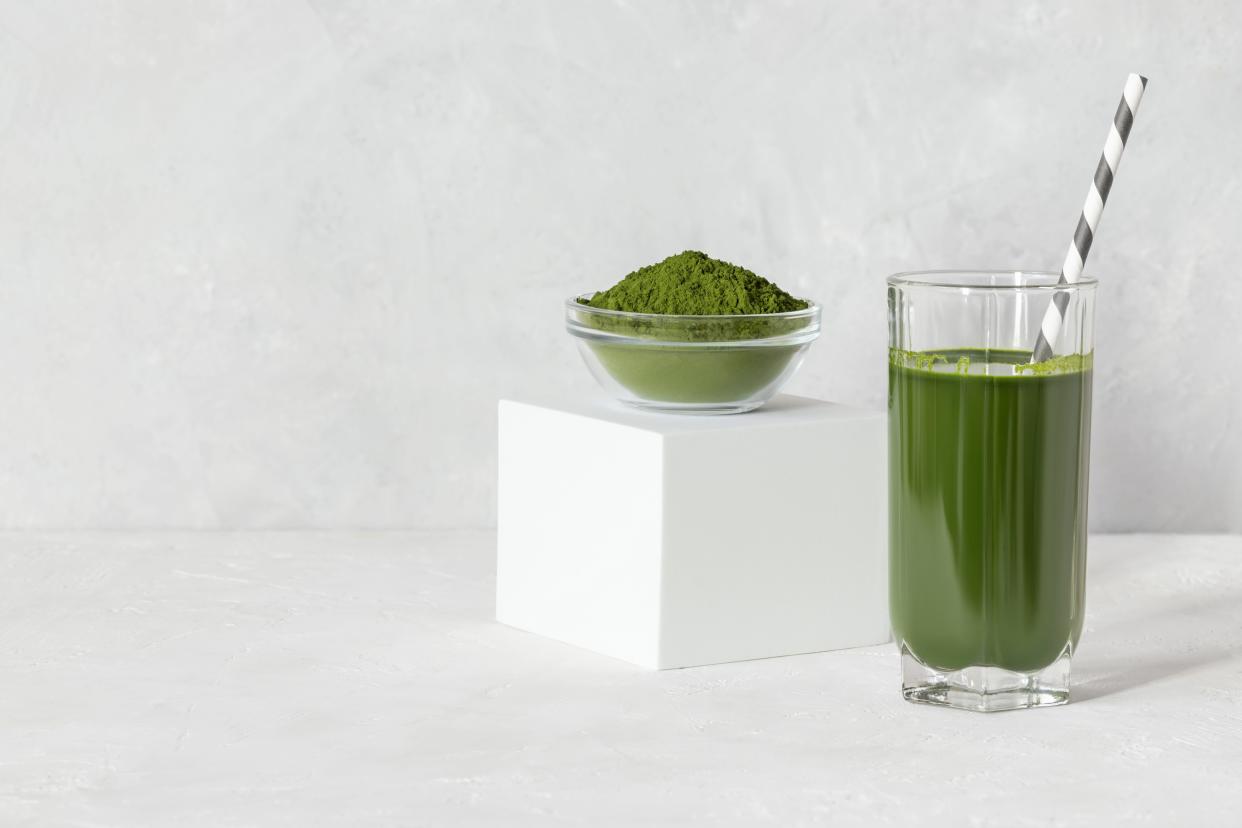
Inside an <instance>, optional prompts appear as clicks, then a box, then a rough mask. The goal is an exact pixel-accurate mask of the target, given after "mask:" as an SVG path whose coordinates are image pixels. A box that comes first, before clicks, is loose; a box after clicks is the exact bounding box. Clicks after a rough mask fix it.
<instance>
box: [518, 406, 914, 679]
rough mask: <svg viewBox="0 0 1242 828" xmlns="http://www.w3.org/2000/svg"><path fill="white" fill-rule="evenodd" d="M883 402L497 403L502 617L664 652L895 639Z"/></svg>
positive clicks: (820, 646)
mask: <svg viewBox="0 0 1242 828" xmlns="http://www.w3.org/2000/svg"><path fill="white" fill-rule="evenodd" d="M885 458H886V434H885V418H884V415H883V414H882V413H879V412H872V411H862V410H859V409H855V408H849V407H846V406H842V405H835V404H833V403H827V402H821V401H819V400H811V399H806V398H802V397H791V396H781V397H777V398H776V399H774V400H772V401H771V402H769V403H768V404H767V405H766V406H764V407H763V408H761V409H759V410H758V411H755V412H752V413H749V414H739V415H734V416H719V417H707V416H694V415H685V414H653V413H649V412H643V411H637V410H634V409H631V408H627V407H625V406H622V405H621V404H620V403H614V402H611V401H609V400H602V399H597V400H590V399H588V400H583V401H577V402H514V401H510V400H502V401H501V403H500V453H499V461H500V486H499V514H498V541H497V543H498V562H497V577H496V581H497V584H496V617H497V619H498V620H500V621H501V622H503V623H505V624H509V625H511V626H514V627H519V628H521V629H524V630H530V631H531V632H535V633H539V634H540V635H545V636H548V637H550V638H555V639H558V640H560V641H565V642H568V643H570V644H576V645H578V646H580V647H585V648H587V649H590V650H594V651H596V652H599V653H603V654H605V655H610V656H615V657H616V658H620V659H624V660H625V661H629V662H633V663H635V664H639V665H642V666H644V667H651V668H657V669H664V668H669V667H690V666H693V665H697V664H712V663H717V662H722V661H740V660H743V659H750V658H767V657H769V656H780V655H791V654H794V653H807V652H815V651H820V650H832V649H839V648H843V647H856V646H862V645H865V644H877V643H880V642H883V641H887V640H888V638H889V627H888V603H887V594H888V593H887V590H888V586H887V580H886V579H887V554H888V553H887V546H886V543H887V541H886V532H887V497H888V495H887V491H886V488H885V485H886V484H885V481H886V478H887V472H886V459H885Z"/></svg>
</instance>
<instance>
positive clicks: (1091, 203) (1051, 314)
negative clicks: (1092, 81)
mask: <svg viewBox="0 0 1242 828" xmlns="http://www.w3.org/2000/svg"><path fill="white" fill-rule="evenodd" d="M1146 88H1147V78H1145V77H1143V76H1142V75H1130V77H1129V78H1127V79H1126V88H1125V92H1123V93H1122V95H1121V103H1119V104H1118V105H1117V114H1116V115H1114V116H1113V123H1112V126H1111V127H1109V130H1108V140H1107V141H1106V142H1105V143H1104V152H1103V153H1102V154H1101V155H1100V163H1099V164H1097V165H1096V168H1095V180H1094V181H1092V182H1091V189H1090V190H1088V191H1087V203H1086V204H1084V205H1083V206H1082V215H1080V216H1079V217H1078V227H1077V229H1075V230H1074V238H1073V240H1072V241H1071V242H1070V246H1069V252H1068V253H1066V254H1065V264H1063V265H1062V266H1061V278H1060V279H1059V280H1058V281H1057V283H1058V284H1062V285H1064V284H1073V283H1074V282H1077V281H1078V277H1080V276H1082V268H1083V265H1084V264H1085V263H1086V261H1087V254H1088V253H1090V252H1091V241H1092V240H1093V239H1094V238H1095V231H1096V228H1097V227H1099V226H1100V214H1101V213H1102V212H1104V202H1106V201H1107V200H1108V191H1109V190H1110V189H1112V186H1113V177H1114V176H1115V175H1117V166H1118V165H1119V164H1120V163H1121V152H1122V150H1124V149H1125V148H1126V139H1127V138H1129V137H1130V127H1131V126H1133V124H1134V116H1135V114H1136V113H1137V112H1138V107H1139V101H1141V100H1143V90H1144V89H1146ZM1068 304H1069V294H1068V293H1065V292H1058V293H1055V294H1053V296H1052V304H1051V305H1049V306H1048V311H1047V313H1045V314H1044V321H1043V324H1042V325H1041V326H1040V329H1039V337H1038V338H1037V339H1036V340H1035V349H1034V351H1032V353H1031V362H1043V361H1044V360H1046V359H1051V358H1052V355H1053V346H1054V345H1055V344H1056V341H1057V336H1058V335H1059V334H1060V333H1061V324H1062V323H1063V322H1064V321H1065V308H1066V306H1067V305H1068Z"/></svg>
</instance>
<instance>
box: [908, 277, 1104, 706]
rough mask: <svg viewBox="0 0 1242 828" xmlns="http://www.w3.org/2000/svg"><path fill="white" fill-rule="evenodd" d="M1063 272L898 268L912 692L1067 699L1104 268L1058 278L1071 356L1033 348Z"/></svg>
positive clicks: (1006, 699)
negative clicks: (1065, 283)
mask: <svg viewBox="0 0 1242 828" xmlns="http://www.w3.org/2000/svg"><path fill="white" fill-rule="evenodd" d="M1055 280H1056V275H1055V274H1029V273H1026V274H1003V273H956V274H943V273H940V274H907V275H903V276H898V277H893V278H892V279H890V280H889V306H890V313H891V315H890V334H891V335H890V351H889V367H888V389H889V393H888V411H889V460H888V462H889V568H890V570H889V579H890V580H889V602H890V615H891V619H892V625H893V634H894V638H895V640H896V641H897V644H898V646H899V647H900V649H901V653H902V666H903V692H904V694H905V696H906V698H908V699H910V700H911V701H919V702H929V703H933V704H942V705H948V706H953V707H963V708H967V709H972V710H1005V709H1013V708H1018V707H1034V706H1040V705H1046V704H1061V703H1064V702H1065V701H1067V700H1068V694H1069V665H1070V659H1071V657H1072V654H1073V651H1074V648H1075V647H1076V646H1077V644H1078V639H1079V635H1080V634H1081V632H1082V623H1083V608H1084V592H1085V570H1086V552H1087V480H1088V460H1089V457H1090V430H1091V380H1092V363H1093V359H1092V355H1091V316H1092V313H1091V311H1092V306H1093V296H1094V286H1095V283H1094V282H1093V281H1091V280H1083V281H1080V282H1079V283H1078V284H1077V285H1074V286H1072V287H1070V288H1067V289H1064V290H1063V291H1062V292H1061V295H1063V296H1066V297H1067V298H1068V301H1067V302H1066V303H1065V304H1066V320H1067V322H1066V329H1065V331H1064V332H1063V337H1062V340H1061V346H1062V347H1061V353H1062V354H1063V355H1062V356H1058V357H1056V358H1054V359H1051V360H1049V361H1046V362H1041V363H1038V364H1033V365H1032V364H1030V359H1031V350H1030V345H1029V342H1030V341H1032V340H1033V339H1034V336H1035V333H1036V332H1037V331H1038V327H1039V321H1040V319H1041V317H1042V315H1043V312H1044V309H1045V308H1046V307H1047V306H1048V303H1049V302H1050V301H1051V300H1052V296H1053V291H1052V288H1053V287H1054V286H1055V284H1056V281H1055ZM950 343H956V345H955V346H954V345H950ZM974 343H979V345H976V346H974V347H972V345H974ZM1023 343H1028V344H1027V345H1026V347H1025V348H1023V347H1022V345H1023ZM912 346H913V347H912Z"/></svg>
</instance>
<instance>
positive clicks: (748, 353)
mask: <svg viewBox="0 0 1242 828" xmlns="http://www.w3.org/2000/svg"><path fill="white" fill-rule="evenodd" d="M593 295H594V294H591V293H586V294H583V295H582V296H575V297H572V298H570V299H568V300H566V302H565V326H566V327H567V328H568V329H569V332H570V333H571V334H573V336H574V337H575V338H576V339H577V340H578V351H579V352H580V353H581V354H582V358H583V359H584V360H585V361H586V364H587V367H588V368H590V369H591V373H592V374H593V375H594V376H595V379H596V380H598V381H599V384H600V385H602V386H603V387H604V388H605V390H607V391H608V392H609V393H611V394H612V395H613V396H615V397H616V398H617V399H619V400H621V401H622V402H626V403H629V404H630V405H635V406H638V407H640V408H649V409H656V410H659V411H677V412H684V413H693V414H737V413H740V412H743V411H750V410H752V409H755V408H758V407H759V406H761V405H763V404H764V403H765V402H767V401H768V400H769V399H771V398H772V396H773V395H774V394H776V392H777V391H779V390H780V388H781V386H782V385H784V384H785V381H786V380H788V379H789V378H790V377H791V376H792V375H793V373H794V371H796V370H798V366H799V365H801V364H802V359H803V357H804V356H805V355H806V349H807V348H809V347H810V346H811V342H812V341H813V340H814V339H815V338H816V337H817V336H819V317H820V307H819V305H817V304H815V303H814V302H810V304H809V306H808V307H807V308H805V309H804V310H798V311H789V312H788V313H756V314H737V315H732V314H721V315H712V316H680V315H673V314H663V313H628V312H626V311H616V310H605V309H603V308H593V307H591V306H590V305H584V304H583V302H584V301H586V300H589V299H590V298H591V297H592V296H593Z"/></svg>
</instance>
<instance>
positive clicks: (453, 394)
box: [0, 0, 1242, 531]
mask: <svg viewBox="0 0 1242 828" xmlns="http://www.w3.org/2000/svg"><path fill="white" fill-rule="evenodd" d="M1130 71H1142V72H1145V73H1146V74H1147V75H1149V76H1150V77H1151V83H1150V85H1149V86H1148V90H1147V95H1146V97H1145V99H1144V102H1143V107H1142V111H1141V113H1140V116H1139V119H1138V123H1137V124H1136V126H1135V129H1134V133H1133V137H1132V140H1131V142H1130V147H1129V148H1128V149H1127V151H1126V157H1125V161H1124V163H1123V164H1122V167H1121V172H1120V176H1119V178H1118V181H1117V185H1116V186H1115V187H1114V189H1113V192H1112V195H1111V197H1110V199H1109V205H1108V210H1107V211H1106V215H1105V216H1104V218H1103V221H1102V225H1101V228H1100V234H1099V238H1098V239H1097V242H1096V244H1095V248H1094V251H1093V253H1092V257H1091V262H1090V263H1089V267H1088V271H1089V272H1091V273H1093V274H1095V275H1096V276H1098V277H1100V278H1101V280H1102V282H1103V287H1102V290H1101V295H1100V302H1099V312H1098V317H1099V320H1100V326H1099V327H1100V330H1099V336H1098V342H1099V352H1098V359H1097V363H1096V364H1097V368H1098V375H1099V379H1098V396H1097V403H1096V441H1095V442H1096V451H1095V466H1094V469H1093V474H1092V481H1093V483H1094V486H1095V491H1094V500H1093V504H1092V517H1093V519H1094V523H1095V525H1096V526H1097V527H1098V528H1102V529H1125V528H1149V529H1159V530H1199V531H1209V530H1210V531H1218V530H1225V529H1232V530H1242V509H1239V508H1238V504H1239V503H1242V471H1240V470H1242V428H1239V427H1238V426H1239V423H1238V422H1237V412H1238V411H1240V410H1242V382H1240V381H1239V379H1238V372H1237V371H1236V370H1234V369H1233V368H1231V367H1230V366H1229V364H1228V363H1227V360H1228V358H1229V356H1228V355H1230V354H1234V353H1236V351H1237V347H1236V342H1235V339H1236V318H1237V314H1238V308H1239V307H1242V279H1239V278H1238V277H1237V269H1238V263H1239V262H1242V234H1239V233H1238V228H1239V227H1240V226H1242V197H1240V196H1242V191H1240V189H1239V183H1240V182H1242V170H1240V169H1239V166H1238V164H1237V163H1236V157H1237V150H1236V148H1237V141H1238V135H1239V134H1242V5H1239V4H1238V3H1237V2H1235V0H1205V2H1202V3H1196V4H1194V5H1193V8H1187V7H1183V5H1180V4H1177V3H1171V2H1167V0H1140V2H1121V1H1120V0H1106V2H1092V3H1075V2H1070V0H1061V2H1027V3H1020V4H1009V3H984V2H938V3H918V2H895V3H894V2H889V3H844V2H834V3H819V2H801V3H788V2H785V3H772V2H767V0H751V2H745V1H743V2H734V3H727V4H725V3H666V2H658V0H646V1H645V2H617V3H603V2H598V1H596V2H580V3H578V2H551V1H548V2H536V1H535V0H532V2H521V3H507V4H489V3H453V2H442V3H432V2H372V3H359V2H326V0H319V1H316V2H303V0H260V1H259V2H224V0H209V2H199V1H198V0H193V1H191V0H169V1H168V2H158V3H150V2H148V3H136V2H125V3H81V2H68V1H67V0H40V1H39V2H23V1H22V0H0V194H2V196H3V209H0V370H2V375H3V378H4V379H3V387H4V392H5V398H4V403H3V405H0V526H8V527H39V526H42V527H57V526H81V527H91V526H96V527H97V526H110V527H126V526H130V527H148V526H187V527H225V528H237V527H247V526H249V527H351V526H371V527H402V526H418V525H445V526H448V525H458V524H463V523H470V524H479V525H482V524H486V523H490V521H491V519H492V515H493V514H494V506H495V493H494V487H493V482H492V481H493V480H494V473H495V469H494V444H493V441H492V439H491V435H492V434H493V433H494V427H495V420H494V416H495V414H494V402H495V399H496V397H497V396H503V395H508V394H514V393H517V394H521V393H528V392H529V393H542V392H546V391H554V390H561V389H574V390H584V389H586V388H589V387H590V383H591V380H590V379H589V377H588V376H587V373H586V371H585V369H584V368H583V367H582V366H581V365H580V364H578V357H577V356H576V355H575V353H574V351H573V348H572V346H571V343H570V341H569V338H568V336H567V335H566V334H564V332H563V331H562V330H561V323H560V319H559V313H560V307H559V303H560V301H561V300H562V299H563V298H564V297H566V296H568V295H569V294H570V293H572V292H577V291H582V290H588V289H593V288H598V287H601V286H604V285H606V284H608V283H610V282H611V281H612V280H613V279H615V278H616V277H618V276H620V275H622V274H624V273H626V272H627V271H629V270H631V269H633V268H634V267H636V266H638V265H642V264H645V263H648V262H650V261H653V260H656V259H659V258H661V257H663V256H665V255H668V254H669V253H672V252H675V251H678V250H681V249H682V248H685V247H698V248H702V249H705V250H708V251H710V252H712V253H714V254H716V255H719V256H722V257H725V258H729V259H732V260H735V261H738V262H741V263H744V264H748V265H750V266H751V267H753V268H755V269H757V270H759V271H760V272H763V273H766V274H769V275H771V276H773V277H775V278H776V279H777V280H778V281H779V282H781V283H783V284H785V285H787V286H789V287H790V288H792V289H794V290H796V291H798V292H802V293H806V294H809V295H811V296H813V297H815V298H818V299H819V300H821V301H822V302H824V303H825V313H824V327H825V334H824V336H823V338H822V340H821V341H820V342H819V343H817V344H816V346H815V347H814V348H812V349H811V352H810V355H809V357H808V360H807V363H806V365H805V366H804V367H803V370H802V373H801V374H800V375H799V376H798V377H797V378H796V379H795V381H794V384H793V386H792V387H791V390H793V391H795V392H797V393H803V394H807V395H809V396H815V397H822V398H828V399H837V400H841V401H842V402H846V403H852V404H858V405H863V406H869V407H875V406H878V405H880V404H881V403H882V401H883V396H884V367H885V361H884V336H885V331H884V327H885V310H884V297H883V283H882V280H883V277H884V276H885V274H887V273H890V272H893V271H896V270H904V269H911V268H924V267H962V266H984V267H997V266H1022V267H1027V268H1031V267H1045V268H1049V269H1055V268H1056V267H1057V265H1058V264H1059V263H1060V260H1061V257H1062V255H1063V253H1064V251H1065V248H1066V245H1067V244H1068V241H1069V235H1070V233H1071V232H1072V231H1073V228H1074V222H1075V221H1076V218H1077V215H1078V211H1079V209H1080V207H1081V204H1082V197H1083V194H1084V193H1085V192H1086V190H1087V187H1088V183H1089V179H1090V176H1091V173H1092V171H1093V169H1094V165H1095V162H1096V159H1097V157H1098V154H1099V151H1100V145H1101V142H1102V141H1103V139H1104V137H1105V134H1106V132H1107V124H1108V118H1109V117H1111V114H1112V112H1113V108H1114V107H1115V105H1116V102H1117V96H1118V91H1119V89H1120V86H1121V84H1122V82H1123V81H1124V79H1125V77H1126V73H1127V72H1130Z"/></svg>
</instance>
